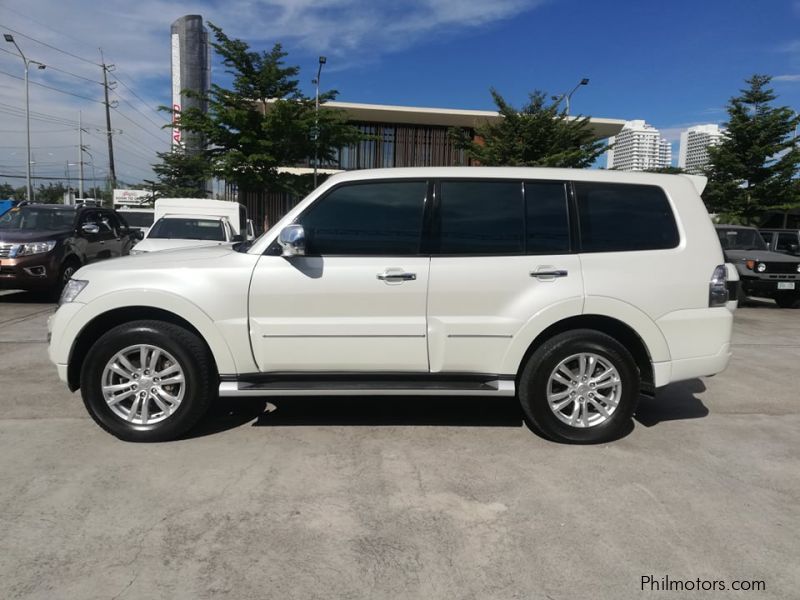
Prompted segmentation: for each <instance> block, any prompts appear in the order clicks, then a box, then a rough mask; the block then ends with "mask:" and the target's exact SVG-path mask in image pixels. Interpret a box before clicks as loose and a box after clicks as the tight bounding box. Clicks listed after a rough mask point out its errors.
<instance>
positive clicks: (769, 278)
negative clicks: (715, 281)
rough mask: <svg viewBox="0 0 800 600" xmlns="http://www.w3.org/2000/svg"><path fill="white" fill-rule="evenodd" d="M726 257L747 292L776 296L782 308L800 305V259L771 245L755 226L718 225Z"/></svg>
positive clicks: (752, 294) (746, 293)
mask: <svg viewBox="0 0 800 600" xmlns="http://www.w3.org/2000/svg"><path fill="white" fill-rule="evenodd" d="M717 234H718V236H719V241H720V244H721V245H722V250H723V252H724V253H725V260H726V261H728V262H730V263H733V264H734V265H736V269H737V270H738V271H739V279H740V286H741V290H742V294H743V295H745V296H758V297H762V298H772V299H773V300H775V302H776V303H777V304H778V306H780V307H781V308H798V306H800V302H799V301H800V260H798V258H797V257H791V256H787V255H786V254H779V253H777V252H773V251H771V250H770V249H769V246H768V245H767V243H766V242H765V241H764V238H763V237H761V234H760V233H759V231H758V229H756V228H755V227H743V226H739V225H718V226H717Z"/></svg>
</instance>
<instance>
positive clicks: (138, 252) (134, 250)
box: [131, 248, 147, 256]
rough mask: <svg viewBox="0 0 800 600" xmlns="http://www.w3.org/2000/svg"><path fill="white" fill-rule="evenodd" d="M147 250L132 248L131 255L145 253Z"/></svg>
mask: <svg viewBox="0 0 800 600" xmlns="http://www.w3.org/2000/svg"><path fill="white" fill-rule="evenodd" d="M145 252H147V250H137V249H136V248H131V256H136V255H137V254H144V253H145Z"/></svg>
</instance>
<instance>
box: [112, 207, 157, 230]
mask: <svg viewBox="0 0 800 600" xmlns="http://www.w3.org/2000/svg"><path fill="white" fill-rule="evenodd" d="M119 214H120V215H122V218H123V219H125V221H126V222H127V223H128V225H130V226H131V227H150V226H151V225H152V224H153V219H154V218H155V217H154V215H153V213H151V212H126V211H119Z"/></svg>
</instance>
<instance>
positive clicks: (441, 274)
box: [50, 167, 735, 443]
mask: <svg viewBox="0 0 800 600" xmlns="http://www.w3.org/2000/svg"><path fill="white" fill-rule="evenodd" d="M703 185H704V179H703V178H700V177H690V176H683V175H662V174H651V173H625V172H617V171H599V170H569V169H533V168H488V167H487V168H482V167H471V168H412V169H386V170H372V171H368V170H365V171H353V172H349V173H343V174H339V175H334V176H332V177H330V178H329V179H327V180H326V181H325V183H323V184H322V185H321V186H320V187H318V188H317V189H315V190H314V191H313V192H312V193H311V195H309V196H308V197H307V198H306V199H305V200H303V201H302V202H301V203H300V204H298V205H297V206H296V207H295V208H294V209H292V210H291V211H290V212H289V213H288V214H287V215H286V216H285V217H284V218H283V219H282V220H281V221H279V222H278V223H277V224H276V225H275V226H274V227H273V228H272V229H270V230H269V231H268V232H267V233H265V234H264V235H262V236H261V237H260V238H258V239H257V240H256V241H255V242H254V243H253V244H251V245H241V246H237V247H235V248H232V247H230V246H224V247H215V248H202V249H197V250H194V251H192V252H171V253H169V254H168V255H163V254H162V255H159V254H153V255H152V256H149V257H144V258H140V259H128V258H122V259H118V260H114V261H108V262H106V263H98V264H97V265H90V266H87V267H83V268H82V269H80V271H78V272H77V273H76V274H75V276H74V279H73V280H72V281H70V283H69V285H68V286H67V288H66V290H65V291H64V294H63V296H62V299H61V306H60V308H59V309H58V311H57V312H56V314H55V316H54V317H53V318H52V320H51V323H50V326H51V332H52V339H51V342H50V358H51V360H52V361H53V362H54V363H55V364H56V365H57V368H58V372H59V375H60V377H61V379H62V380H64V381H65V382H67V384H68V386H69V388H70V389H72V390H75V389H77V388H80V389H81V391H82V394H83V398H84V402H85V404H86V406H87V408H88V410H89V413H90V414H91V415H92V417H93V418H94V419H95V421H96V422H97V423H99V424H100V426H101V427H103V428H105V429H106V430H108V431H110V432H111V433H113V434H114V435H117V436H118V437H120V438H122V439H126V440H133V441H154V440H165V439H170V438H174V437H177V436H179V435H181V434H183V433H184V432H186V431H187V430H188V429H189V428H191V427H192V426H193V425H194V424H195V423H196V422H197V420H198V419H199V418H200V417H201V416H202V415H203V414H204V413H205V411H206V409H207V408H208V406H209V403H210V402H211V400H212V399H213V397H215V396H216V395H220V396H223V397H237V396H279V397H288V396H294V395H368V396H380V395H427V396H442V395H456V396H471V395H484V396H516V397H517V398H518V399H519V401H520V403H521V405H522V409H523V412H524V414H525V416H526V418H527V420H528V422H529V423H530V424H531V425H532V426H533V428H534V429H535V430H536V431H538V432H540V433H541V434H542V435H544V436H546V437H548V438H550V439H553V440H558V441H562V442H572V443H588V442H594V443H596V442H604V441H608V440H612V439H614V438H616V437H618V436H619V435H621V434H622V432H624V431H625V430H626V428H627V427H628V425H629V422H630V419H631V417H632V415H633V413H634V410H635V408H636V403H637V400H638V398H639V395H640V394H642V393H644V394H655V393H656V390H657V389H658V388H661V387H663V386H665V385H667V384H669V383H671V382H675V381H681V380H686V379H692V378H695V377H701V376H705V375H713V374H715V373H719V372H720V371H722V370H723V369H725V367H726V365H727V364H728V360H729V359H730V355H731V346H730V340H731V327H732V323H733V314H732V311H731V310H730V309H729V308H728V306H729V290H728V283H729V282H728V276H729V274H733V276H734V277H735V269H732V268H730V267H729V266H726V265H725V264H724V259H723V255H722V250H721V248H720V243H719V239H718V237H717V235H716V233H715V231H714V226H713V225H712V223H711V220H710V219H709V218H708V213H707V212H706V209H705V207H704V205H703V202H702V200H701V199H700V191H701V190H702V187H703ZM726 267H727V268H726ZM734 305H735V304H734ZM435 401H436V400H435V398H432V399H431V402H435Z"/></svg>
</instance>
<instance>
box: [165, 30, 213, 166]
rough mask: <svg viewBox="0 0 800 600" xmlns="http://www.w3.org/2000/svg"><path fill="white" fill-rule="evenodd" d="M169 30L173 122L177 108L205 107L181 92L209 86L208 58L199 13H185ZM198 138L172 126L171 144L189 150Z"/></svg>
mask: <svg viewBox="0 0 800 600" xmlns="http://www.w3.org/2000/svg"><path fill="white" fill-rule="evenodd" d="M170 32H171V34H172V114H173V117H172V119H173V123H174V122H176V121H177V119H178V118H179V115H180V112H181V111H182V110H186V109H188V108H200V109H202V110H206V109H207V108H208V107H207V105H206V103H205V102H203V101H202V100H201V99H199V98H190V97H188V96H187V95H186V94H185V93H184V92H185V91H186V90H191V91H192V92H195V93H198V94H205V93H206V92H208V90H209V89H210V87H211V59H210V55H209V52H210V47H209V44H208V30H207V29H206V28H205V27H204V26H203V17H201V16H200V15H186V16H183V17H181V18H180V19H178V20H177V21H175V22H174V23H173V24H172V26H171V27H170ZM201 144H202V141H201V140H200V139H198V138H197V137H196V136H194V135H187V134H186V133H185V132H182V131H181V130H180V129H179V128H177V127H173V128H172V146H173V148H175V147H181V148H184V149H186V150H187V151H189V152H191V151H192V150H196V149H198V148H199V147H200V146H201Z"/></svg>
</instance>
